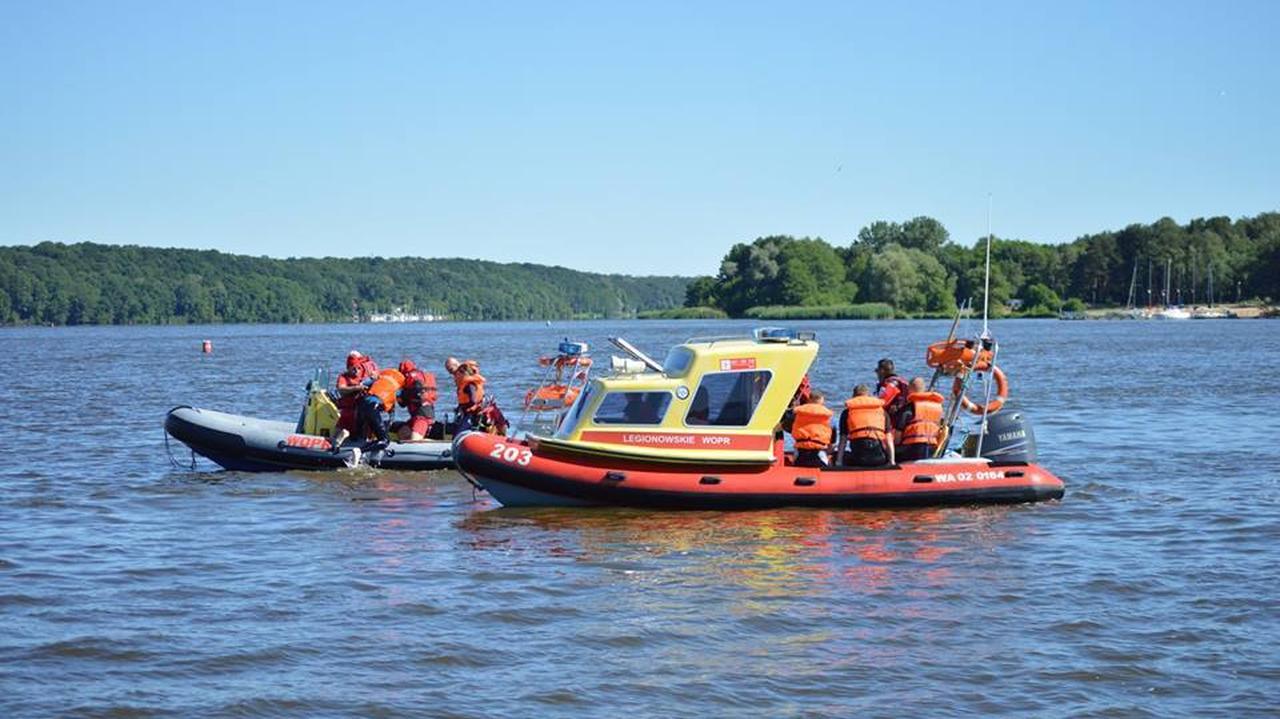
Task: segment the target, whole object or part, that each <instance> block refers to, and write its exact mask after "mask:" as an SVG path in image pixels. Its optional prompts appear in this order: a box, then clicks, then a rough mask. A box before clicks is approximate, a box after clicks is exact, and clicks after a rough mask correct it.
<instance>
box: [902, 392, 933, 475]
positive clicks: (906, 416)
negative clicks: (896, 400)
mask: <svg viewBox="0 0 1280 719" xmlns="http://www.w3.org/2000/svg"><path fill="white" fill-rule="evenodd" d="M941 431H942V395H940V394H938V393H937V392H930V391H928V387H927V386H926V385H925V382H924V378H923V377H916V378H915V379H913V380H911V392H910V393H909V394H908V395H907V407H906V409H905V410H904V411H903V426H902V441H901V442H900V443H899V444H900V445H901V446H899V447H898V448H897V450H896V452H897V455H898V461H900V462H913V461H915V460H918V459H928V458H930V457H932V456H933V452H934V450H935V449H937V448H938V435H939V433H940V432H941Z"/></svg>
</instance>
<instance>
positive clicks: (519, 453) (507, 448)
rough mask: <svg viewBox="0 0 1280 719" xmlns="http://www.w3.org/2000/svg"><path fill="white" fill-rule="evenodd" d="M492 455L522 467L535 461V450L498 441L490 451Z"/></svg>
mask: <svg viewBox="0 0 1280 719" xmlns="http://www.w3.org/2000/svg"><path fill="white" fill-rule="evenodd" d="M489 456H490V457H493V458H495V459H500V460H502V461H503V462H514V463H515V464H518V465H520V466H521V467H524V466H527V465H528V464H529V462H531V461H533V452H530V451H529V450H528V449H525V448H524V447H512V446H511V445H509V444H503V443H501V442H497V443H495V444H494V445H493V451H492V452H490V453H489Z"/></svg>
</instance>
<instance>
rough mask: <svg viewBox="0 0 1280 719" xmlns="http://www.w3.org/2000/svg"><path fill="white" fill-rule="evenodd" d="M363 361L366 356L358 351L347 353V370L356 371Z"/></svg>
mask: <svg viewBox="0 0 1280 719" xmlns="http://www.w3.org/2000/svg"><path fill="white" fill-rule="evenodd" d="M363 359H364V355H362V354H360V353H359V352H357V351H356V350H351V351H350V352H348V353H347V369H355V368H356V367H359V366H360V362H361V360H363Z"/></svg>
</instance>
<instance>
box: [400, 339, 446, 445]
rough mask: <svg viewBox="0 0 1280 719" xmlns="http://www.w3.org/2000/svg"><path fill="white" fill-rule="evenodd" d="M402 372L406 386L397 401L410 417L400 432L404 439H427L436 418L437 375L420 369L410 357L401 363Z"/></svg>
mask: <svg viewBox="0 0 1280 719" xmlns="http://www.w3.org/2000/svg"><path fill="white" fill-rule="evenodd" d="M400 374H403V375H404V386H403V387H401V388H400V398H399V399H398V400H397V402H398V403H399V405H400V406H401V407H404V408H405V409H406V410H408V412H409V419H407V420H405V422H404V423H403V424H401V425H400V426H399V427H398V434H399V435H400V439H401V440H403V441H409V442H414V441H417V440H421V439H425V438H426V437H427V434H428V433H430V432H431V425H432V423H434V422H435V419H436V397H437V390H436V376H435V375H434V374H431V373H430V372H423V371H422V370H420V369H418V366H417V365H415V364H414V363H413V360H409V359H406V360H404V361H402V362H401V363H400Z"/></svg>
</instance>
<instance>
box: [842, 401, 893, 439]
mask: <svg viewBox="0 0 1280 719" xmlns="http://www.w3.org/2000/svg"><path fill="white" fill-rule="evenodd" d="M844 407H845V409H846V410H848V414H847V416H846V417H845V424H844V431H845V435H846V436H848V438H849V439H862V438H864V437H870V438H872V439H878V440H880V441H881V442H883V441H884V438H885V434H884V427H885V423H886V420H887V415H886V414H885V411H884V401H883V400H881V399H880V398H879V397H851V398H850V399H848V400H846V401H845V403H844Z"/></svg>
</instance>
